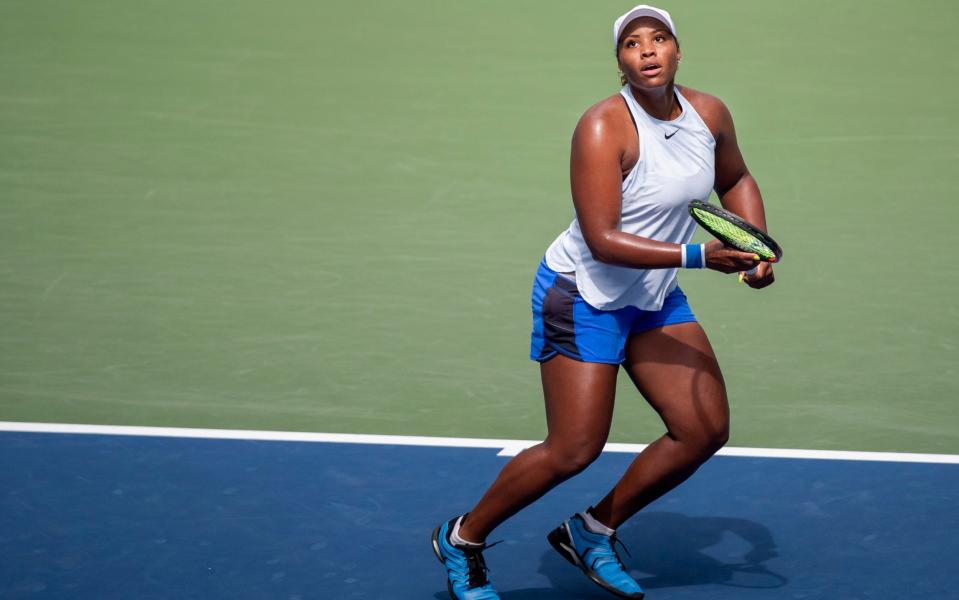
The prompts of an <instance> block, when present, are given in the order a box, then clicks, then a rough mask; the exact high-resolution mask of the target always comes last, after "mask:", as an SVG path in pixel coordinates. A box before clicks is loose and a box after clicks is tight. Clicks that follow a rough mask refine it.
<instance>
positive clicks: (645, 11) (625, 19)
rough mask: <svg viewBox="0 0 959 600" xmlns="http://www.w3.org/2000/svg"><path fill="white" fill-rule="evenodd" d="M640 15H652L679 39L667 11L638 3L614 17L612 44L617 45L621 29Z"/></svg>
mask: <svg viewBox="0 0 959 600" xmlns="http://www.w3.org/2000/svg"><path fill="white" fill-rule="evenodd" d="M640 17H652V18H654V19H656V20H657V21H662V22H663V23H664V24H665V25H666V27H668V28H669V32H670V33H671V34H673V37H674V38H676V39H679V36H678V35H676V26H675V25H673V19H672V17H670V16H669V13H668V12H666V11H665V10H663V9H661V8H656V7H655V6H650V5H648V4H640V5H638V6H635V7H633V9H632V10H630V11H629V12H628V13H626V14H625V15H623V16H621V17H620V18H618V19H616V21H615V22H614V23H613V46H614V47H618V46H619V36H620V35H622V33H623V29H625V28H626V26H627V25H629V24H630V23H631V22H632V21H634V20H636V19H638V18H640Z"/></svg>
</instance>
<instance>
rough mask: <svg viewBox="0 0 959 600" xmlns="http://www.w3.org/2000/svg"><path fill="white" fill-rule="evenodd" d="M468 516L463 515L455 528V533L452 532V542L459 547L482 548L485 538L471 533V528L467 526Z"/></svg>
mask: <svg viewBox="0 0 959 600" xmlns="http://www.w3.org/2000/svg"><path fill="white" fill-rule="evenodd" d="M466 518H467V515H463V516H462V517H460V519H459V520H458V521H457V522H456V524H455V525H454V526H453V531H451V532H450V541H451V542H453V544H455V545H457V546H482V545H483V541H476V540H483V538H481V537H479V536H476V535H475V534H474V533H473V532H472V531H470V529H469V526H468V525H467V524H466Z"/></svg>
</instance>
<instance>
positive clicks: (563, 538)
mask: <svg viewBox="0 0 959 600" xmlns="http://www.w3.org/2000/svg"><path fill="white" fill-rule="evenodd" d="M546 539H547V540H548V541H549V543H550V545H551V546H552V547H553V549H554V550H556V551H557V552H559V555H560V556H562V557H563V558H565V559H566V560H568V561H569V562H570V564H572V565H573V566H575V567H579V569H580V570H581V571H582V572H583V573H585V574H586V577H589V580H590V581H592V582H593V583H595V584H596V585H598V586H599V587H601V588H603V589H604V590H606V591H607V592H609V593H610V594H613V595H616V596H619V597H620V598H631V599H632V600H642V599H643V598H645V597H646V594H645V593H643V592H638V593H635V594H625V593H623V592H621V591H620V590H618V589H616V588H614V587H613V586H611V585H609V584H608V583H606V582H605V581H603V579H602V578H601V577H600V576H599V575H597V574H596V571H593V570H592V569H590V568H589V567H587V566H586V564H585V563H583V561H582V560H580V558H579V555H578V554H576V550H575V549H574V548H573V536H572V534H570V532H569V528H568V526H567V525H566V523H563V524H562V525H560V526H559V527H557V528H556V529H554V530H553V531H551V532H549V535H547V536H546Z"/></svg>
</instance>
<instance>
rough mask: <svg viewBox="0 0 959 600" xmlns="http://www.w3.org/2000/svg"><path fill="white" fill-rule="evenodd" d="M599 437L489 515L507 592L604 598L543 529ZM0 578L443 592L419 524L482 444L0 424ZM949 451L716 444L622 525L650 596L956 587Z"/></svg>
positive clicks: (941, 592)
mask: <svg viewBox="0 0 959 600" xmlns="http://www.w3.org/2000/svg"><path fill="white" fill-rule="evenodd" d="M630 458H631V457H630V455H629V454H626V453H604V455H603V456H602V457H601V458H600V459H599V460H598V461H597V462H596V463H595V464H594V465H593V466H591V467H590V468H589V469H588V470H587V471H586V472H584V473H583V474H581V475H580V476H579V477H577V478H574V479H572V480H570V481H569V482H567V483H565V484H564V485H562V486H560V487H559V488H557V489H556V490H554V491H553V492H551V493H550V494H548V495H547V496H546V497H545V498H544V499H543V500H542V501H540V502H538V503H536V504H534V505H533V506H532V507H530V508H529V509H527V510H526V511H524V512H522V513H520V514H519V515H518V516H517V517H515V518H514V519H512V520H511V521H509V522H507V523H506V524H505V525H504V526H503V527H501V528H500V530H498V531H496V532H494V535H493V539H494V540H497V539H504V540H505V543H503V544H501V545H499V546H497V547H496V548H495V549H492V550H490V551H489V552H487V558H488V561H489V564H490V567H491V568H492V572H491V578H492V580H493V581H494V582H495V583H496V585H497V587H498V589H499V590H500V591H501V594H502V597H503V598H508V599H512V600H518V599H527V598H597V599H598V598H607V597H611V596H608V595H607V594H606V593H605V592H604V591H602V590H600V589H599V588H594V586H593V585H592V584H590V583H589V582H587V581H586V579H585V578H583V577H582V576H581V574H580V573H579V572H578V571H576V570H574V569H573V568H572V567H571V566H570V565H568V564H567V563H566V562H565V561H563V560H562V559H561V558H560V557H559V556H558V555H556V554H554V552H553V550H552V549H551V548H549V546H548V545H547V543H546V541H545V537H544V536H545V534H546V532H548V531H549V530H550V529H551V528H552V527H554V526H555V525H556V523H557V522H558V521H559V520H561V519H563V518H565V517H566V516H568V514H569V513H571V512H573V511H575V510H580V509H582V508H584V507H586V506H587V505H589V504H590V503H591V502H593V501H594V500H595V499H596V498H597V495H598V494H599V493H601V491H604V490H605V489H606V488H607V487H608V486H609V485H611V484H612V482H613V481H614V480H615V479H616V477H617V475H618V474H619V473H620V472H621V471H622V470H623V469H624V468H625V467H626V465H627V464H628V462H629V460H630ZM0 460H2V463H3V465H4V469H3V472H2V475H0V482H2V488H3V490H4V492H3V500H2V509H0V531H2V533H0V555H2V556H3V557H4V560H2V561H0V597H3V598H5V599H18V598H62V599H67V598H69V599H74V600H86V599H103V598H143V599H146V598H151V599H152V598H157V599H159V598H283V599H289V600H294V599H307V598H331V599H340V598H370V599H372V598H437V599H443V598H446V597H447V596H446V590H445V583H444V576H443V570H442V567H441V566H440V564H439V563H438V562H437V561H436V559H435V558H434V557H433V555H432V552H431V550H430V544H429V542H428V539H429V534H430V531H431V529H432V528H433V527H434V526H435V525H436V524H437V523H438V522H439V521H440V520H442V519H445V518H447V517H449V516H451V515H454V514H458V513H459V512H462V511H463V510H466V509H468V508H469V507H470V503H471V502H473V501H474V500H475V499H476V498H477V497H479V495H480V494H481V493H482V491H483V489H484V486H485V485H486V484H487V482H489V481H491V480H492V478H493V477H494V476H495V475H496V473H497V472H498V470H499V469H500V468H501V466H502V465H503V464H504V462H505V461H506V460H508V458H506V457H502V456H498V455H497V450H496V449H492V448H443V447H418V446H400V445H376V444H352V443H309V442H287V441H253V440H216V439H183V438H176V437H139V436H127V435H75V434H50V433H24V432H7V433H3V434H0ZM957 497H959V466H957V465H955V464H922V463H899V462H876V461H848V460H804V459H779V458H750V457H730V456H717V457H715V458H714V459H713V460H711V461H710V462H708V463H707V464H706V465H705V466H704V467H703V468H702V469H701V470H700V471H699V472H698V473H697V474H696V475H694V476H693V478H692V479H691V480H690V481H689V482H688V483H687V484H686V485H683V486H681V487H680V488H678V489H677V490H675V491H674V492H673V493H672V494H669V495H668V496H666V497H665V498H664V499H662V500H660V501H658V502H656V503H655V504H653V505H652V506H650V507H649V508H648V509H647V510H645V511H643V512H641V513H640V514H638V515H637V516H636V517H635V518H633V519H632V520H631V521H630V522H629V523H627V524H626V525H625V526H624V527H623V528H621V533H620V535H621V538H622V540H623V541H624V542H625V544H626V546H627V547H628V549H629V551H630V552H631V557H630V556H625V555H624V560H625V561H626V563H627V564H628V565H629V566H630V567H631V568H632V570H633V572H632V574H633V575H634V576H635V577H637V579H638V580H639V581H640V583H642V585H643V586H644V587H645V588H646V589H647V591H648V596H647V597H649V598H653V599H657V600H660V599H662V600H667V599H679V598H697V599H717V600H719V599H722V600H725V599H732V598H757V599H759V598H929V599H933V598H955V597H956V591H955V590H956V589H957V584H959V581H957V575H956V571H955V569H953V568H951V565H953V564H954V560H955V556H956V555H957V554H959V542H957V536H956V534H957V532H959V516H957V512H956V509H955V499H956V498H957Z"/></svg>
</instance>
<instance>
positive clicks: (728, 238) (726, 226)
mask: <svg viewBox="0 0 959 600" xmlns="http://www.w3.org/2000/svg"><path fill="white" fill-rule="evenodd" d="M696 215H697V216H698V217H699V218H700V219H701V220H702V224H703V226H704V227H706V229H708V230H710V232H712V233H713V234H714V235H715V236H716V237H718V238H720V239H721V240H723V241H724V242H726V243H727V244H729V245H730V246H734V247H736V248H738V249H739V250H742V251H743V252H754V253H756V254H758V255H759V256H761V257H762V258H764V259H767V260H768V259H770V258H772V257H774V256H775V255H776V254H775V252H773V250H772V248H770V247H769V246H767V245H766V243H765V242H763V241H762V240H761V239H759V238H757V237H756V236H754V235H752V234H751V233H749V232H748V231H744V230H743V229H740V228H739V227H737V226H736V225H734V224H733V223H730V222H729V221H727V220H725V219H722V218H720V217H717V216H716V215H714V214H712V213H709V212H706V211H703V210H696Z"/></svg>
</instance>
